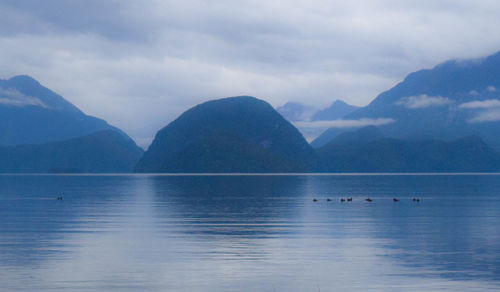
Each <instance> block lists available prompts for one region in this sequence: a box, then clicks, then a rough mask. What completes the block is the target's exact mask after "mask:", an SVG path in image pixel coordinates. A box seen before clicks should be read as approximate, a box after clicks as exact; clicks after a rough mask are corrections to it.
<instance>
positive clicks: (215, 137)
mask: <svg viewBox="0 0 500 292" xmlns="http://www.w3.org/2000/svg"><path fill="white" fill-rule="evenodd" d="M499 76H500V53H497V54H494V55H492V56H490V57H487V58H484V59H478V60H460V61H457V60H455V61H448V62H445V63H443V64H440V65H438V66H436V67H434V68H433V69H427V70H421V71H418V72H415V73H412V74H410V75H408V77H406V78H405V80H403V81H402V82H401V83H399V84H397V85H396V86H395V87H393V88H391V89H389V90H388V91H385V92H383V93H381V94H380V95H379V96H377V97H376V98H375V99H374V100H373V101H372V102H371V103H370V104H369V105H367V106H366V107H356V106H352V105H349V104H347V103H345V102H344V101H342V100H335V101H334V102H333V103H332V104H331V105H330V106H329V107H327V108H325V109H319V110H318V109H315V108H313V107H311V106H308V105H305V104H302V103H298V102H289V103H287V104H285V105H283V106H281V107H278V108H277V109H276V110H275V109H273V108H272V107H271V106H270V105H269V104H268V103H267V102H264V101H262V100H259V99H257V98H254V97H249V96H240V97H233V98H224V99H218V100H214V101H209V102H206V103H203V104H200V105H198V106H195V107H193V108H192V109H190V110H188V111H186V112H185V113H184V114H182V115H181V116H180V117H179V118H178V119H176V120H175V121H173V122H171V123H170V124H169V125H167V126H166V127H164V128H163V129H161V130H160V131H159V132H158V133H157V135H156V137H155V140H154V141H153V143H152V144H151V146H150V147H149V149H148V150H147V151H146V152H145V154H144V155H142V153H143V150H142V149H140V148H139V147H137V146H136V145H135V143H134V142H133V141H132V139H130V137H128V136H127V135H126V134H125V133H124V132H123V131H121V130H120V129H117V128H116V127H113V126H111V125H109V124H108V123H107V122H105V121H104V120H101V119H99V118H95V117H92V116H89V115H86V114H85V113H83V112H82V111H81V110H79V109H78V108H77V107H75V106H74V105H73V104H71V103H70V102H68V101H67V100H65V99H64V98H63V97H61V96H60V95H58V94H56V93H54V92H53V91H51V90H49V89H47V88H45V87H43V86H42V85H40V84H39V83H38V82H37V81H36V80H34V79H33V78H31V77H28V76H16V77H13V78H10V79H7V80H0V121H1V124H0V146H1V147H0V156H1V157H3V158H2V160H3V161H4V165H3V166H2V167H1V168H0V171H1V172H131V171H132V170H133V169H135V171H138V172H308V171H313V172H314V171H321V172H329V171H332V172H343V171H349V172H357V171H363V172H374V171H375V172H378V171H383V172H391V171H394V172H399V171H401V172H412V171H417V172H420V171H437V172H443V171H444V172H455V171H498V170H500V159H499V155H498V151H499V150H500V136H499V135H498V133H499V131H498V129H500V128H499V127H500V92H499V91H498V90H500V78H499ZM145 118H147V117H145ZM287 120H288V121H287ZM294 126H296V127H297V128H298V129H299V130H300V131H301V132H302V135H301V134H300V133H299V131H298V130H297V128H295V127H294ZM303 136H304V137H305V138H307V139H308V140H312V138H314V141H312V143H311V144H310V145H309V144H308V143H307V142H306V139H304V137H303ZM314 148H315V149H316V150H315V149H314ZM141 157H142V158H141ZM137 162H138V164H137V165H136V163H137Z"/></svg>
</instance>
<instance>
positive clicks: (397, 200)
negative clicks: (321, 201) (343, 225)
mask: <svg viewBox="0 0 500 292" xmlns="http://www.w3.org/2000/svg"><path fill="white" fill-rule="evenodd" d="M317 201H318V199H313V202H317ZM326 201H327V202H331V201H332V199H330V198H327V199H326ZM392 201H393V202H395V203H397V202H399V199H398V198H392ZM340 202H341V203H344V202H352V198H347V199H346V198H340ZM365 202H368V203H371V202H373V200H372V199H370V198H366V199H365ZM412 202H420V198H413V199H412Z"/></svg>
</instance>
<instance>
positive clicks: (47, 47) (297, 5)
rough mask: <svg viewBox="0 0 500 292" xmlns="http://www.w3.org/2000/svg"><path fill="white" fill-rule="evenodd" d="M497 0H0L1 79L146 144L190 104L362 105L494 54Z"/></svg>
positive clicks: (498, 44) (499, 44) (499, 42)
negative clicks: (426, 73)
mask: <svg viewBox="0 0 500 292" xmlns="http://www.w3.org/2000/svg"><path fill="white" fill-rule="evenodd" d="M498 15H500V2H499V1H496V0H489V1H487V0H475V1H465V0H429V1H426V0H420V1H413V0H407V1H400V0H358V1H356V0H353V1H336V0H296V1H282V0H276V1H269V0H253V1H252V0H250V1H235V0H232V1H226V0H217V1H212V0H205V1H196V0H183V1H168V0H142V1H135V0H116V1H115V0H108V1H106V0H72V1H67V0H45V1H38V0H23V1H16V0H11V1H7V0H0V60H1V64H2V65H1V66H0V78H2V79H7V78H10V77H12V76H14V75H20V74H27V75H30V76H32V77H34V78H35V79H37V80H38V81H40V82H41V83H42V84H43V85H45V86H46V87H48V88H50V89H52V90H54V91H56V92H57V93H59V94H61V95H62V96H64V97H65V98H66V99H67V100H69V101H70V102H72V103H73V104H75V105H76V106H78V107H79V108H80V109H82V110H83V111H84V112H86V113H87V114H90V115H93V116H97V117H100V118H103V119H105V120H107V121H108V122H109V123H111V124H113V125H115V126H118V127H119V128H121V129H123V130H124V131H125V132H127V133H128V134H129V135H130V136H131V137H132V138H134V139H135V140H136V142H137V143H138V144H139V145H142V146H147V144H148V143H149V141H151V139H152V137H153V136H154V134H155V133H156V131H157V130H159V129H160V128H161V127H163V126H165V125H166V124H167V123H169V122H170V121H172V120H173V119H175V118H176V117H177V116H178V115H180V114H181V113H182V112H183V111H185V110H186V109H188V108H190V107H191V106H193V105H195V104H198V103H200V102H203V101H206V100H210V99H214V98H219V97H227V96H238V95H251V96H255V97H258V98H261V99H264V100H266V101H268V102H269V103H271V104H272V105H273V106H279V105H282V104H284V103H286V102H287V101H298V102H302V103H305V104H308V105H312V106H314V107H317V108H321V107H326V106H327V105H329V104H330V103H332V102H333V101H334V100H336V99H343V100H345V101H346V102H348V103H351V104H354V105H360V106H362V105H366V104H368V103H369V102H370V101H371V100H373V99H374V98H375V97H376V96H377V95H378V94H379V93H381V92H382V91H384V90H387V89H389V88H391V87H392V86H394V85H395V84H397V83H398V82H400V81H402V80H403V79H404V77H405V76H406V75H407V74H408V73H410V72H413V71H416V70H419V69H423V68H431V67H433V66H435V65H437V64H438V63H441V62H443V61H445V60H448V59H464V58H478V57H484V56H487V55H490V54H492V53H495V52H497V51H499V50H500V34H499V33H498V28H499V27H500V17H498Z"/></svg>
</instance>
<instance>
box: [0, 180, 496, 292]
mask: <svg viewBox="0 0 500 292" xmlns="http://www.w3.org/2000/svg"><path fill="white" fill-rule="evenodd" d="M60 195H62V196H63V200H62V201H59V200H56V198H57V197H58V196H60ZM340 197H353V202H345V203H341V202H340V201H339V198H340ZM367 197H370V198H372V199H373V202H372V203H367V202H365V201H364V199H365V198H367ZM393 197H398V198H399V199H400V200H401V201H400V202H397V203H395V202H393V201H392V198H393ZM413 197H419V198H420V199H421V201H420V202H418V203H416V202H412V201H411V198H413ZM313 198H316V199H317V200H318V202H313ZM327 198H331V199H332V201H331V202H327V201H326V199H327ZM499 290H500V176H496V175H460V176H452V175H439V176H436V175H418V176H400V175H383V176H381V175H376V176H373V175H363V176H360V175H347V176H345V175H344V176H335V175H333V176H300V175H295V176H142V175H141V176H55V175H54V176H0V291H384V292H385V291H499Z"/></svg>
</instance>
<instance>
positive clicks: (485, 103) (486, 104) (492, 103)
mask: <svg viewBox="0 0 500 292" xmlns="http://www.w3.org/2000/svg"><path fill="white" fill-rule="evenodd" d="M458 107H459V108H461V109H477V108H483V109H484V108H493V107H500V100H498V99H487V100H476V101H470V102H466V103H462V104H461V105H459V106H458Z"/></svg>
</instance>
